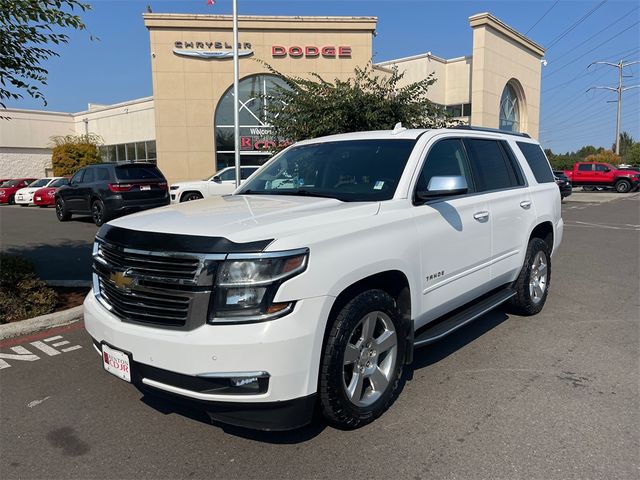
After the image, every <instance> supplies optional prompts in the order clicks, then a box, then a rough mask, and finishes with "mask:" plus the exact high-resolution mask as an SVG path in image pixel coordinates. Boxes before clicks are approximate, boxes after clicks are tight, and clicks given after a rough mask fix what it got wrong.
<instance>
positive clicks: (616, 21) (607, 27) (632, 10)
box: [553, 5, 640, 62]
mask: <svg viewBox="0 0 640 480" xmlns="http://www.w3.org/2000/svg"><path fill="white" fill-rule="evenodd" d="M639 8H640V5H639V6H637V7H634V8H632V9H631V10H629V11H628V12H627V13H625V14H624V15H622V16H621V17H620V18H618V19H616V20H614V21H613V22H611V23H610V24H609V25H607V26H606V27H604V28H603V29H602V30H599V31H598V32H597V33H594V34H593V35H591V36H590V37H589V38H587V39H586V40H583V41H582V42H580V43H579V44H578V45H575V46H574V47H573V48H572V49H571V50H567V51H566V52H565V53H563V54H562V55H560V56H559V57H556V58H553V62H557V61H558V60H560V59H561V58H564V57H566V56H567V55H570V54H572V53H575V51H576V49H577V48H578V47H581V46H582V45H584V44H585V43H587V42H588V41H589V40H592V39H593V38H595V37H597V36H598V35H600V34H601V33H602V32H604V31H606V30H608V29H609V28H611V27H612V26H613V25H615V24H616V23H618V22H620V21H622V20H624V19H625V18H627V17H628V16H629V15H630V14H632V13H633V12H635V11H636V10H638V9H639Z"/></svg>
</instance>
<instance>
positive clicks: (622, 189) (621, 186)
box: [614, 180, 631, 193]
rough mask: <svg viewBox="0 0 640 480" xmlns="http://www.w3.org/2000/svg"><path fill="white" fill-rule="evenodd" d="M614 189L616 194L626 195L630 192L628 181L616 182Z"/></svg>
mask: <svg viewBox="0 0 640 480" xmlns="http://www.w3.org/2000/svg"><path fill="white" fill-rule="evenodd" d="M614 188H615V189H616V192H618V193H627V192H628V191H629V190H631V183H630V182H629V181H628V180H618V181H617V182H616V184H615V187H614Z"/></svg>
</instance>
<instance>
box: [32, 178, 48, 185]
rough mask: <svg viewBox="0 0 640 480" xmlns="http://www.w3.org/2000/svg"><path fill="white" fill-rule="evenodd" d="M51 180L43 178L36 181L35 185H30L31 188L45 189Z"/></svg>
mask: <svg viewBox="0 0 640 480" xmlns="http://www.w3.org/2000/svg"><path fill="white" fill-rule="evenodd" d="M50 181H51V179H49V178H41V179H40V180H36V181H35V182H33V183H30V184H29V186H30V187H44V186H45V185H46V184H47V183H49V182H50Z"/></svg>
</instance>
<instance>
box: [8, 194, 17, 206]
mask: <svg viewBox="0 0 640 480" xmlns="http://www.w3.org/2000/svg"><path fill="white" fill-rule="evenodd" d="M8 203H9V205H15V204H16V196H15V195H11V196H10V197H9V201H8Z"/></svg>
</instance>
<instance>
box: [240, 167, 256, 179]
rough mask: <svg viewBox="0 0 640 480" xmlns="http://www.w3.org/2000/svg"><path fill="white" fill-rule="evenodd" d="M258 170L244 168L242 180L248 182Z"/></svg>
mask: <svg viewBox="0 0 640 480" xmlns="http://www.w3.org/2000/svg"><path fill="white" fill-rule="evenodd" d="M256 170H257V168H242V170H241V171H240V178H241V179H242V180H246V179H247V178H249V177H250V176H251V174H252V173H253V172H255V171H256Z"/></svg>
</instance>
